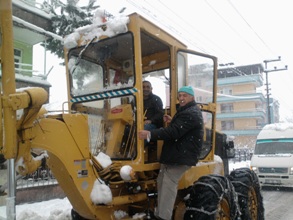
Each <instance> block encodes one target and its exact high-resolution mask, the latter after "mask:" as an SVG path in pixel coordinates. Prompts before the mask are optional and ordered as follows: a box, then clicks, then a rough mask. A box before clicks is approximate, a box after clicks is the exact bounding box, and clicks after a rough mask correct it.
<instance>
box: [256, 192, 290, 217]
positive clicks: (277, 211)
mask: <svg viewBox="0 0 293 220" xmlns="http://www.w3.org/2000/svg"><path fill="white" fill-rule="evenodd" d="M261 193H262V196H263V201H264V207H265V219H266V220H289V219H293V209H292V204H293V188H292V189H288V188H283V189H282V188H280V189H276V188H263V189H262V191H261Z"/></svg>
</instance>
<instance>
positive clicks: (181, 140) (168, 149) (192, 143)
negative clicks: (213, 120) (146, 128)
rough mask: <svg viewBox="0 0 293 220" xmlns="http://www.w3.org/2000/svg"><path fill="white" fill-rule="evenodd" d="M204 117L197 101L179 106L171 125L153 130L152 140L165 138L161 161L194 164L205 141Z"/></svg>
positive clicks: (175, 163) (172, 163)
mask: <svg viewBox="0 0 293 220" xmlns="http://www.w3.org/2000/svg"><path fill="white" fill-rule="evenodd" d="M203 126H204V124H203V117H202V113H201V110H200V109H199V108H198V107H197V105H196V102H195V101H192V102H190V103H188V104H186V105H185V106H183V107H179V109H178V110H177V113H176V114H175V115H174V117H173V119H172V121H171V122H170V124H169V126H168V127H166V128H160V129H155V130H152V131H151V139H152V140H164V144H163V149H162V154H161V158H160V163H163V164H170V165H189V166H194V165H196V163H197V162H198V157H199V155H200V151H201V148H202V143H203Z"/></svg>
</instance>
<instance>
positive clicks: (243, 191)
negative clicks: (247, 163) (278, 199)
mask: <svg viewBox="0 0 293 220" xmlns="http://www.w3.org/2000/svg"><path fill="white" fill-rule="evenodd" d="M229 178H230V180H231V182H232V184H233V186H234V188H235V191H236V193H237V195H238V203H239V206H240V212H241V214H240V219H242V220H263V219H264V206H263V198H262V195H261V193H260V184H259V181H258V177H257V175H256V174H255V173H254V172H253V171H252V170H250V169H249V168H246V167H245V168H239V169H236V170H233V171H232V172H231V173H230V176H229Z"/></svg>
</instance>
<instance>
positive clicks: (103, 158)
mask: <svg viewBox="0 0 293 220" xmlns="http://www.w3.org/2000/svg"><path fill="white" fill-rule="evenodd" d="M95 158H96V159H97V161H98V162H99V163H100V164H101V166H102V167H103V168H106V167H108V166H110V165H111V164H112V160H111V158H110V157H109V156H108V155H107V154H104V153H103V152H100V153H99V154H98V156H96V157H95Z"/></svg>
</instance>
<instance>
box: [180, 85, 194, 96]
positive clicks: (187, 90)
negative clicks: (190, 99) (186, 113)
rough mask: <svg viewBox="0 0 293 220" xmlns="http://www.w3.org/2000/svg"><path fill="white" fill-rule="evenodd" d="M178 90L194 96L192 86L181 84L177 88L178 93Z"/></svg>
mask: <svg viewBox="0 0 293 220" xmlns="http://www.w3.org/2000/svg"><path fill="white" fill-rule="evenodd" d="M179 92H185V93H187V94H189V95H192V96H194V91H193V88H192V87H191V86H183V87H181V88H180V89H179V91H178V93H179Z"/></svg>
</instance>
